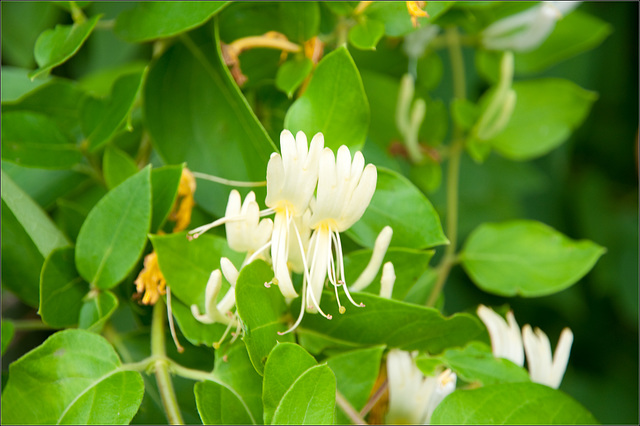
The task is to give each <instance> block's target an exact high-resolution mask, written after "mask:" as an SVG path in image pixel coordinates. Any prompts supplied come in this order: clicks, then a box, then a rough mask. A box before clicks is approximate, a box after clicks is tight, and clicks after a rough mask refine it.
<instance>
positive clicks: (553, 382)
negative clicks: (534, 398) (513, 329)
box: [522, 324, 573, 389]
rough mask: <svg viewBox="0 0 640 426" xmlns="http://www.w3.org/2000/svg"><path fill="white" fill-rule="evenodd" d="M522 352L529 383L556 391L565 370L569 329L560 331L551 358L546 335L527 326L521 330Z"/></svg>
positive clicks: (568, 350) (569, 346) (569, 337)
mask: <svg viewBox="0 0 640 426" xmlns="http://www.w3.org/2000/svg"><path fill="white" fill-rule="evenodd" d="M522 338H523V340H524V350H525V352H526V354H527V365H528V366H529V376H530V377H531V381H533V382H536V383H540V384H543V385H547V386H549V387H552V388H555V389H557V388H558V387H559V386H560V383H561V382H562V377H563V376H564V372H565V370H566V369H567V363H568V362H569V354H570V352H571V345H572V344H573V333H572V332H571V330H570V329H569V328H565V329H564V330H562V333H561V334H560V339H559V340H558V345H557V346H556V352H555V354H554V355H553V358H552V356H551V344H550V343H549V338H548V337H547V335H546V334H545V333H544V332H543V331H542V330H540V329H539V328H536V329H535V332H534V331H533V330H532V329H531V326H530V325H529V324H527V325H525V326H524V327H523V328H522Z"/></svg>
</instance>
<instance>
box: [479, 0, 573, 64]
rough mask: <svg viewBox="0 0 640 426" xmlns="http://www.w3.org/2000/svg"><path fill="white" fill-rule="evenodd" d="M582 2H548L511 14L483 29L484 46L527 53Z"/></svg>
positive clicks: (540, 42)
mask: <svg viewBox="0 0 640 426" xmlns="http://www.w3.org/2000/svg"><path fill="white" fill-rule="evenodd" d="M580 3H581V2H579V1H545V2H542V3H541V4H538V5H535V6H533V7H531V8H529V9H527V10H525V11H523V12H520V13H517V14H515V15H511V16H508V17H506V18H504V19H501V20H499V21H497V22H494V23H493V24H491V25H490V26H488V27H487V28H486V29H485V30H484V31H483V32H482V43H483V45H484V47H486V48H487V49H492V50H514V51H518V52H526V51H529V50H533V49H535V48H536V47H538V46H539V45H540V44H542V42H543V41H545V40H546V38H547V37H548V36H549V34H551V32H552V31H553V29H554V28H555V25H556V22H557V21H558V20H560V19H561V18H562V17H563V16H564V15H567V14H568V13H569V12H571V11H572V10H573V9H575V8H576V7H578V5H579V4H580Z"/></svg>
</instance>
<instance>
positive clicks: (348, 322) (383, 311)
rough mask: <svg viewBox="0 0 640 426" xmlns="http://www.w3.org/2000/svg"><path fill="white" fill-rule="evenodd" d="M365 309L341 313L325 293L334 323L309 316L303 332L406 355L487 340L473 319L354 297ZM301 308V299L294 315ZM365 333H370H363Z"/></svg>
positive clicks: (350, 308)
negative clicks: (415, 351) (401, 352)
mask: <svg viewBox="0 0 640 426" xmlns="http://www.w3.org/2000/svg"><path fill="white" fill-rule="evenodd" d="M353 298H354V300H355V301H356V302H357V303H364V305H365V306H364V307H355V306H352V305H347V306H346V308H347V310H346V312H345V313H344V314H340V313H339V312H338V304H337V301H336V298H335V294H334V293H333V292H327V291H325V292H323V294H322V302H321V308H322V310H323V311H324V312H325V313H326V314H328V315H332V316H333V319H331V320H327V319H326V318H324V317H322V316H321V315H318V314H316V315H313V314H306V315H305V316H304V319H303V320H302V323H301V324H300V327H299V328H300V329H301V331H302V330H305V331H309V332H313V333H315V334H318V335H321V336H327V337H328V338H330V339H334V340H335V341H336V342H338V343H340V342H344V343H347V344H351V345H354V344H356V345H387V346H389V347H391V348H399V349H403V350H405V351H413V350H420V351H427V352H429V353H432V354H437V353H440V352H442V350H444V349H446V348H450V347H455V346H464V345H465V344H466V343H467V342H469V341H471V340H478V339H479V338H481V337H482V336H486V331H485V328H484V326H483V325H481V324H480V322H479V321H478V320H477V319H476V318H474V317H473V316H471V315H468V314H455V315H453V316H451V317H448V318H445V317H443V316H442V314H440V312H439V311H438V310H436V309H433V308H425V307H423V306H418V305H413V304H409V303H404V302H399V301H397V300H391V299H385V298H382V297H378V296H374V295H372V294H367V293H356V294H354V295H353ZM299 308H300V302H299V300H298V299H296V300H294V301H293V303H292V305H291V310H292V312H297V310H298V309H299ZM363 330H366V331H367V332H366V333H364V332H363Z"/></svg>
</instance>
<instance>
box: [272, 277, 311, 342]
mask: <svg viewBox="0 0 640 426" xmlns="http://www.w3.org/2000/svg"><path fill="white" fill-rule="evenodd" d="M306 289H307V283H306V281H305V282H304V283H303V286H302V300H301V304H300V314H298V319H297V320H296V322H294V323H293V325H292V326H291V327H290V328H289V329H288V330H287V331H278V335H280V336H284V335H285V334H287V333H290V332H292V331H293V330H295V329H296V328H297V327H298V326H299V325H300V323H301V322H302V317H303V316H304V311H305V299H306V298H307V292H306Z"/></svg>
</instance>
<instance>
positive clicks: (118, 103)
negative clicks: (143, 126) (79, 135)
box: [80, 72, 144, 151]
mask: <svg viewBox="0 0 640 426" xmlns="http://www.w3.org/2000/svg"><path fill="white" fill-rule="evenodd" d="M143 75H144V72H136V73H133V74H127V75H124V76H122V77H120V78H119V79H118V80H116V82H115V83H114V84H113V89H112V90H111V95H110V96H109V97H108V98H107V99H96V98H93V97H90V96H88V97H87V98H86V100H85V102H84V104H83V105H82V113H81V117H80V118H81V123H82V132H83V133H84V135H85V136H86V143H87V144H88V145H89V149H90V150H91V151H95V150H96V149H98V148H100V147H101V146H102V145H103V144H105V143H106V142H108V141H109V139H111V137H112V136H113V135H114V134H115V132H116V131H117V130H118V129H119V128H120V127H121V125H122V124H123V123H124V121H125V119H126V118H127V116H128V115H129V114H130V113H131V109H132V108H133V103H134V101H135V100H136V96H137V94H138V90H139V89H140V85H141V84H142V77H143Z"/></svg>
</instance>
